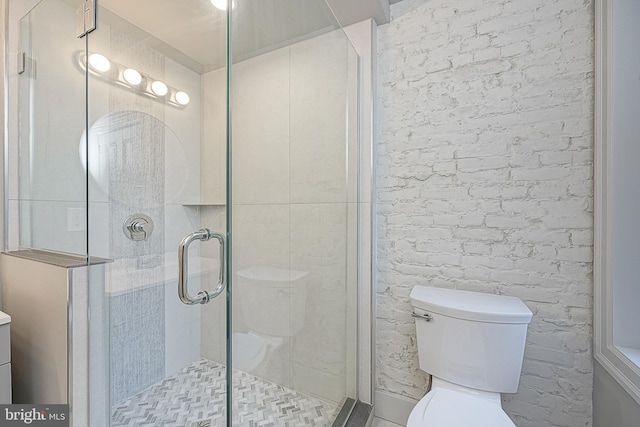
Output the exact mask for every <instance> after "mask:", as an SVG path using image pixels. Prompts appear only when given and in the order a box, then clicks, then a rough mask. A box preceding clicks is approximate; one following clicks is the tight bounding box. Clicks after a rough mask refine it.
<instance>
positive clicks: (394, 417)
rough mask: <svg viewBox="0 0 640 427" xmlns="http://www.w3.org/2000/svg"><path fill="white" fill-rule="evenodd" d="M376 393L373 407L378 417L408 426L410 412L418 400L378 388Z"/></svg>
mask: <svg viewBox="0 0 640 427" xmlns="http://www.w3.org/2000/svg"><path fill="white" fill-rule="evenodd" d="M375 393H376V394H375V405H374V406H373V408H374V411H375V413H376V417H378V418H383V419H385V420H387V421H391V422H392V423H396V424H400V425H401V426H406V425H407V419H409V414H410V413H411V410H412V409H413V407H414V406H416V403H418V401H417V400H414V399H409V398H408V397H404V396H400V395H398V394H392V393H389V392H386V391H382V390H376V392H375Z"/></svg>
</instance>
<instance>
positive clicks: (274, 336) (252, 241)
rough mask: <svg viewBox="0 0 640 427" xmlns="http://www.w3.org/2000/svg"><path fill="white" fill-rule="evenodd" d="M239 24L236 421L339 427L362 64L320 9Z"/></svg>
mask: <svg viewBox="0 0 640 427" xmlns="http://www.w3.org/2000/svg"><path fill="white" fill-rule="evenodd" d="M230 3H231V2H230ZM230 18H231V20H230V29H231V38H230V46H229V48H230V65H229V67H230V68H229V71H230V81H229V84H230V87H229V90H230V110H229V114H230V125H231V132H230V139H229V147H230V148H229V154H230V168H229V170H228V176H227V188H228V192H227V206H228V215H229V218H230V220H229V221H228V224H227V233H228V234H229V236H230V245H229V246H230V263H229V267H230V269H231V272H230V281H229V295H230V299H229V308H228V316H229V317H228V320H227V321H228V323H227V328H228V340H229V342H230V343H231V352H230V354H229V356H228V360H229V362H230V363H229V365H230V366H231V368H232V371H231V376H232V381H231V383H230V384H231V386H232V395H231V399H232V400H231V404H232V405H231V411H232V417H231V421H232V423H233V425H234V426H246V425H251V423H269V422H271V423H273V425H279V426H285V425H292V426H294V425H295V426H303V425H318V426H331V425H334V424H333V423H334V422H335V423H336V424H335V425H342V424H340V423H341V422H343V421H344V420H337V421H336V419H337V418H338V414H339V413H340V411H341V410H342V409H343V407H344V406H345V405H347V406H348V407H347V408H346V409H345V410H344V411H343V414H348V413H349V410H348V409H349V407H350V405H351V404H352V403H353V402H354V399H356V398H357V395H356V333H357V331H356V314H357V267H356V265H357V262H356V261H357V200H358V199H357V190H358V188H357V178H356V177H357V158H358V144H357V119H358V117H357V112H358V103H357V99H358V98H357V96H358V78H357V76H358V58H357V55H356V54H355V52H354V50H353V48H352V46H351V45H350V43H349V41H348V39H347V37H346V35H345V33H344V32H343V31H342V29H341V28H340V26H339V25H338V24H337V22H336V21H335V19H334V17H333V15H332V13H331V11H330V10H329V8H328V7H327V5H326V3H325V2H324V1H323V0H303V1H300V0H290V1H262V0H261V1H258V0H255V1H252V0H244V1H237V2H235V1H234V2H233V6H232V10H231V13H230ZM257 425H259V424H257Z"/></svg>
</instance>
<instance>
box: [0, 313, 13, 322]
mask: <svg viewBox="0 0 640 427" xmlns="http://www.w3.org/2000/svg"><path fill="white" fill-rule="evenodd" d="M7 323H11V316H9V315H8V314H7V313H4V312H2V311H0V325H6V324H7Z"/></svg>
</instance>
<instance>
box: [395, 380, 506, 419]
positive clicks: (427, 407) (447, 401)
mask: <svg viewBox="0 0 640 427" xmlns="http://www.w3.org/2000/svg"><path fill="white" fill-rule="evenodd" d="M407 427H515V424H514V423H513V421H511V418H509V416H508V415H507V414H506V413H505V412H504V411H503V410H502V406H501V404H500V394H498V393H489V394H485V393H483V392H480V391H478V392H474V391H473V390H469V389H464V388H461V387H456V386H455V385H454V384H449V383H447V382H445V381H442V380H439V379H437V378H434V380H433V384H432V388H431V391H429V393H427V394H426V395H425V396H424V397H423V398H422V399H420V401H419V402H418V404H417V405H416V406H415V407H414V408H413V410H412V411H411V414H410V415H409V420H408V421H407Z"/></svg>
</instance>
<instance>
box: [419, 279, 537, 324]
mask: <svg viewBox="0 0 640 427" xmlns="http://www.w3.org/2000/svg"><path fill="white" fill-rule="evenodd" d="M410 297H411V303H412V304H413V306H414V307H416V308H420V309H422V310H426V311H430V312H432V313H437V314H442V315H445V316H449V317H455V318H458V319H464V320H475V321H479V322H490V323H529V322H530V321H531V317H532V316H533V314H532V313H531V310H529V308H528V307H527V306H526V305H524V303H523V302H522V301H521V300H520V299H519V298H516V297H510V296H505V295H494V294H486V293H480V292H470V291H461V290H458V289H442V288H433V287H427V286H414V288H413V289H412V290H411V294H410Z"/></svg>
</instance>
